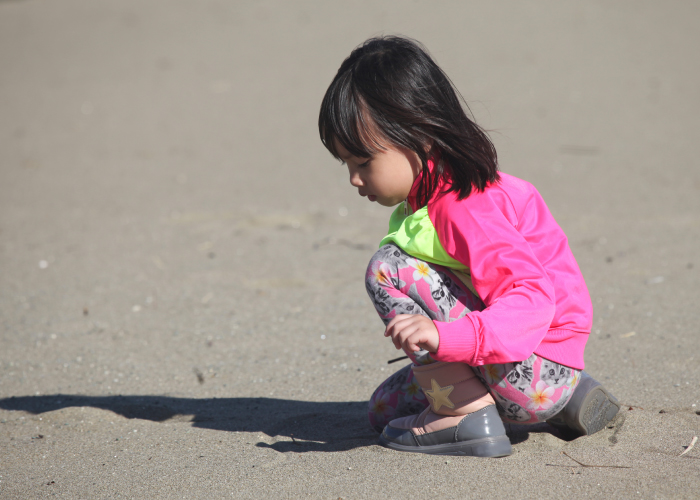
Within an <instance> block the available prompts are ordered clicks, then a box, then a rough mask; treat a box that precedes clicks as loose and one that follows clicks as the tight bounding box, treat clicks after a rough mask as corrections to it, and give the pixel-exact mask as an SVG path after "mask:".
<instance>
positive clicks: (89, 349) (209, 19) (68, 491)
mask: <svg viewBox="0 0 700 500" xmlns="http://www.w3.org/2000/svg"><path fill="white" fill-rule="evenodd" d="M698 18H700V4H698V3H697V2H691V1H685V2H684V1H678V2H670V3H664V2H647V1H639V2H633V1H619V2H602V1H590V2H577V3H575V2H555V1H532V2H487V1H476V2H449V1H444V2H422V1H420V2H419V1H405V2H399V1H395V2H394V1H386V2H374V1H373V2H369V1H367V2H336V1H329V2H322V1H315V2H311V1H298V2H283V1H278V2H267V1H261V2H252V1H251V2H248V1H245V2H244V1H239V2H234V1H214V0H202V1H190V2H186V1H164V0H163V1H155V0H121V1H116V0H111V1H108V0H104V1H99V2H96V1H89V0H82V1H78V0H55V1H47V0H16V1H9V0H2V1H0V499H5V498H7V499H29V498H45V497H57V498H203V499H204V498H207V499H209V498H298V497H310V498H327V499H337V498H344V499H352V498H402V499H406V498H407V499H412V498H460V499H461V498H538V499H539V498H553V499H555V498H698V496H700V444H698V445H696V446H695V447H694V449H692V450H690V451H689V452H688V453H687V454H685V455H684V456H679V455H681V453H682V452H683V451H684V450H686V447H688V446H689V445H690V443H691V440H692V438H693V437H694V436H698V435H700V348H698V339H699V333H700V327H699V326H698V325H700V308H699V307H698V305H699V304H700V302H699V298H698V297H700V163H699V160H698V159H699V158H700V140H699V139H698V131H699V130H700V93H699V92H698V89H699V88H700V64H699V62H698V61H699V59H698V56H697V48H698V47H700V30H698V27H697V20H698ZM380 33H402V34H406V35H410V36H413V37H415V38H417V39H419V40H421V41H422V42H423V43H424V44H425V45H426V46H427V47H428V49H429V50H430V51H431V53H432V54H433V56H434V57H435V59H436V60H437V61H438V63H439V64H440V65H441V66H442V67H443V69H444V70H445V71H446V72H447V74H448V75H449V76H450V77H451V78H452V80H453V81H454V82H455V84H456V86H457V87H458V88H459V89H460V91H461V92H462V94H463V95H464V97H465V98H466V99H467V101H468V102H469V105H470V108H471V110H472V112H473V114H474V116H475V117H476V119H477V121H478V122H479V123H480V124H481V125H483V126H484V127H485V128H487V129H489V130H490V131H491V136H492V138H493V140H494V142H495V144H496V147H497V149H498V152H499V160H500V166H501V169H502V170H503V171H505V172H508V173H511V174H513V175H516V176H518V177H521V178H523V179H526V180H528V181H530V182H532V183H533V184H534V185H535V186H537V188H538V189H539V190H540V192H541V193H542V195H543V196H544V198H545V200H546V201H547V203H548V205H549V207H550V209H551V211H552V213H553V214H554V216H555V218H556V219H557V221H558V222H559V224H560V225H561V226H562V227H563V229H564V230H565V231H566V233H567V235H568V237H569V242H570V245H571V248H572V250H573V252H574V254H575V256H576V258H577V260H578V262H579V265H580V267H581V269H582V271H583V274H584V276H585V278H586V281H587V284H588V287H589V290H590V292H591V296H592V299H593V304H594V308H595V319H594V324H593V331H592V332H591V336H590V340H589V342H588V345H587V348H586V369H587V371H588V372H589V373H591V374H592V375H593V376H594V377H596V378H597V379H599V380H600V381H601V382H603V383H604V384H605V385H606V387H608V388H609V389H610V391H611V392H612V393H613V394H615V395H616V396H617V397H618V399H619V400H620V401H621V403H622V404H623V405H624V406H623V409H622V411H621V412H620V414H619V416H618V418H617V419H616V420H615V421H614V422H612V423H611V425H610V426H609V427H608V428H606V429H604V430H603V431H601V432H600V433H598V434H596V435H593V436H590V437H585V438H580V439H577V440H574V441H566V440H564V439H562V436H560V435H559V434H558V433H557V432H556V431H554V430H553V429H552V428H551V427H549V426H548V425H546V424H541V425H537V426H533V427H516V426H509V434H510V437H511V440H512V442H513V444H514V453H513V455H512V456H510V457H507V458H503V459H474V458H456V457H450V458H445V457H436V456H421V455H414V454H402V453H397V452H393V451H389V450H386V449H384V448H381V447H379V446H377V445H376V439H377V436H376V434H375V433H374V431H372V430H371V429H370V428H369V426H368V425H367V422H366V408H367V403H366V401H367V400H368V398H369V397H370V395H371V394H372V391H373V390H374V388H375V387H376V386H377V385H378V384H379V383H380V382H381V381H382V380H384V379H385V378H386V377H387V376H389V375H390V374H391V373H392V372H393V371H395V370H396V369H399V368H401V366H402V363H396V364H391V365H388V364H387V360H389V359H391V358H394V357H396V356H397V355H398V353H397V351H395V350H394V348H393V346H392V345H391V344H390V343H389V342H388V341H387V340H386V339H384V338H383V337H382V332H383V327H382V324H381V322H380V320H379V319H378V318H377V316H376V313H375V312H374V310H373V308H372V306H371V304H370V302H369V300H368V299H367V297H366V293H365V290H364V284H363V277H364V271H365V267H366V265H367V262H368V260H369V258H370V256H371V254H372V252H373V250H374V249H375V248H376V246H377V243H378V241H379V240H380V239H381V237H382V236H383V234H384V232H385V231H386V227H387V222H388V217H389V213H390V209H387V208H383V207H380V206H377V205H376V204H372V203H370V202H368V201H367V200H366V199H364V198H360V197H359V196H357V192H356V190H355V189H353V188H352V187H351V186H350V185H349V184H348V179H347V171H346V170H345V167H343V166H341V165H339V164H338V163H337V162H335V161H334V160H333V159H332V158H331V156H330V155H329V154H328V153H327V152H326V151H325V149H324V148H323V147H322V145H321V143H320V141H319V140H318V132H317V128H316V120H317V113H318V108H319V105H320V101H321V98H322V96H323V93H324V91H325V89H326V87H327V85H328V84H329V83H330V80H331V79H332V77H333V75H334V74H335V71H336V70H337V68H338V66H339V65H340V63H341V62H342V60H343V58H345V57H346V56H347V55H348V54H349V52H350V50H351V49H352V48H353V47H354V46H355V45H357V44H359V43H360V42H362V41H363V40H364V39H365V38H367V37H369V36H372V35H376V34H380ZM577 461H578V462H580V463H581V464H584V465H586V466H582V465H580V463H578V462H577Z"/></svg>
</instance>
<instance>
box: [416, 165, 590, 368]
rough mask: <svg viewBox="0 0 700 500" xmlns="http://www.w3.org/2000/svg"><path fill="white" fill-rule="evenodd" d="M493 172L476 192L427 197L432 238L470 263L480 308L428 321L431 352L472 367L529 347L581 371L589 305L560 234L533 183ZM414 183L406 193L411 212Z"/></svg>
mask: <svg viewBox="0 0 700 500" xmlns="http://www.w3.org/2000/svg"><path fill="white" fill-rule="evenodd" d="M500 175H501V181H500V182H497V183H494V184H491V185H489V186H488V187H487V188H486V190H485V191H484V192H483V193H479V192H472V194H471V195H469V196H468V197H467V198H466V199H464V200H461V201H459V200H457V195H456V193H449V194H446V195H437V196H434V197H433V199H431V200H430V201H429V202H428V215H429V217H430V220H431V222H432V223H433V225H434V226H435V230H436V232H437V236H438V239H439V241H440V243H441V244H442V245H443V247H444V249H445V251H446V252H447V253H448V254H449V255H450V256H451V257H452V258H453V259H455V260H457V261H459V262H461V263H463V264H465V265H466V266H468V267H469V268H470V270H471V276H472V283H473V285H474V288H475V289H476V291H477V293H478V294H479V297H481V299H482V300H483V302H484V304H485V305H486V308H485V309H484V310H482V311H474V312H471V313H469V314H468V315H466V316H465V317H464V318H462V319H459V320H457V321H454V322H452V323H444V322H441V321H435V325H436V327H437V329H438V332H439V334H440V345H439V347H438V351H437V353H436V354H435V356H434V357H435V358H436V359H438V360H440V361H450V362H463V363H467V364H469V365H472V366H479V365H485V364H495V363H506V362H513V361H521V360H524V359H526V358H527V357H529V356H530V355H531V354H532V353H533V352H534V353H536V354H538V355H540V356H542V357H544V358H547V359H549V360H552V361H555V362H557V363H559V364H563V365H566V366H569V367H572V368H576V369H583V368H584V363H583V351H584V348H585V345H586V340H588V335H589V333H590V330H591V324H592V317H593V307H592V305H591V299H590V296H589V294H588V289H587V288H586V283H585V282H584V280H583V276H582V275H581V271H580V270H579V267H578V265H577V264H576V260H575V259H574V256H573V254H572V253H571V249H570V248H569V244H568V241H567V238H566V235H565V234H564V232H563V231H562V229H561V228H560V227H559V225H558V224H557V223H556V221H555V220H554V217H553V216H552V214H551V213H550V211H549V209H548V208H547V205H545V203H544V200H543V199H542V196H540V194H539V193H538V192H537V190H536V189H535V188H534V186H532V185H531V184H530V183H528V182H525V181H523V180H520V179H518V178H516V177H513V176H511V175H508V174H504V173H502V172H501V173H500ZM417 182H418V181H417ZM417 182H416V185H414V189H413V190H412V193H411V194H412V195H413V196H409V203H410V204H411V205H412V207H413V209H414V210H417V209H418V208H419V207H417V206H416V201H415V190H416V188H417Z"/></svg>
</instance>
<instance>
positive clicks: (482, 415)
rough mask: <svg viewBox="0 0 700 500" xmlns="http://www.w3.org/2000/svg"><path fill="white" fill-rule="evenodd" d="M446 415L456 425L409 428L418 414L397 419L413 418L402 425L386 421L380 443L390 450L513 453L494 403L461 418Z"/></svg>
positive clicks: (486, 454)
mask: <svg viewBox="0 0 700 500" xmlns="http://www.w3.org/2000/svg"><path fill="white" fill-rule="evenodd" d="M425 412H430V408H426V410H425ZM425 412H424V413H425ZM421 415H423V414H421ZM449 418H451V419H455V420H456V421H457V422H458V423H457V425H454V426H452V427H448V428H446V429H442V430H438V431H434V432H426V433H420V432H416V429H415V428H414V429H411V428H410V427H411V424H414V425H418V426H420V425H421V424H420V419H421V417H420V416H413V417H405V418H404V419H399V420H406V419H413V420H415V423H414V422H409V421H408V420H406V422H403V424H404V425H402V426H401V427H398V426H392V425H391V423H389V424H388V425H387V426H386V427H385V428H384V431H383V432H382V435H381V436H380V437H379V444H380V445H382V446H384V447H386V448H391V449H392V450H397V451H409V452H414V453H428V454H431V455H461V456H470V457H505V456H508V455H510V454H511V453H512V448H511V445H510V440H509V439H508V436H506V430H505V428H504V427H503V423H502V422H501V417H500V416H499V415H498V410H497V409H496V407H495V406H494V405H489V406H486V407H485V408H482V409H481V410H477V411H475V412H474V413H470V414H469V415H466V416H464V417H461V418H460V417H459V416H456V417H449ZM394 422H398V421H394ZM395 425H396V424H395ZM406 427H408V428H406Z"/></svg>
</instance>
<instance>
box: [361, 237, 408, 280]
mask: <svg viewBox="0 0 700 500" xmlns="http://www.w3.org/2000/svg"><path fill="white" fill-rule="evenodd" d="M405 255H406V253H405V252H404V251H403V250H401V249H400V248H399V247H397V246H396V245H394V244H393V243H389V244H386V245H384V246H382V247H381V248H380V249H379V250H377V251H376V252H375V254H374V255H373V256H372V258H371V259H370V261H369V265H368V266H367V273H366V274H365V285H366V286H367V289H368V291H369V290H370V289H376V288H377V287H379V286H384V287H386V286H392V284H393V282H392V280H391V276H393V275H396V272H397V270H398V265H399V263H400V262H402V259H403V258H405Z"/></svg>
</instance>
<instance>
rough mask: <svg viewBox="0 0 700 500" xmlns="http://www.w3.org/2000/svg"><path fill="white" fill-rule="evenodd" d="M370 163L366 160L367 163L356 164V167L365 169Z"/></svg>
mask: <svg viewBox="0 0 700 500" xmlns="http://www.w3.org/2000/svg"><path fill="white" fill-rule="evenodd" d="M370 161H371V160H367V161H366V162H364V163H358V165H357V166H358V167H366V166H367V165H369V162H370Z"/></svg>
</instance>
